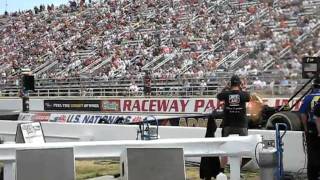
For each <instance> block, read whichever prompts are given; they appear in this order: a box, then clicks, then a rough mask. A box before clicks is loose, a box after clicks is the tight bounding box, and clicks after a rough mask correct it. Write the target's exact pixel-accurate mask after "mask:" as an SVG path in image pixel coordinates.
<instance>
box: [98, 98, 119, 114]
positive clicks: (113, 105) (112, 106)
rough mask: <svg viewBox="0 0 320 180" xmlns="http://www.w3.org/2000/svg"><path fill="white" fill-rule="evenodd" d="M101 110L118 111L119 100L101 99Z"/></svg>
mask: <svg viewBox="0 0 320 180" xmlns="http://www.w3.org/2000/svg"><path fill="white" fill-rule="evenodd" d="M101 110H102V111H107V112H119V111H120V100H119V99H117V100H113V99H110V100H105V101H101Z"/></svg>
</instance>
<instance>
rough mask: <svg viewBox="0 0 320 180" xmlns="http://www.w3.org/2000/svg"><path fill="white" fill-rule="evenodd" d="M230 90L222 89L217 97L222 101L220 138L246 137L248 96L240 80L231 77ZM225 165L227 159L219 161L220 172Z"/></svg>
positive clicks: (234, 76) (236, 77)
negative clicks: (231, 136)
mask: <svg viewBox="0 0 320 180" xmlns="http://www.w3.org/2000/svg"><path fill="white" fill-rule="evenodd" d="M230 85H231V86H230V88H226V89H224V90H223V91H222V92H221V93H219V94H218V95H217V98H218V100H219V101H224V109H223V113H224V119H223V129H222V137H227V136H229V135H230V134H238V135H239V136H247V135H248V120H247V118H246V103H247V102H249V101H250V94H249V93H248V92H245V91H242V88H241V79H240V78H239V77H238V76H236V75H233V76H232V77H231V82H230ZM226 163H227V158H226V157H223V158H222V159H221V167H222V171H223V168H224V167H225V165H226Z"/></svg>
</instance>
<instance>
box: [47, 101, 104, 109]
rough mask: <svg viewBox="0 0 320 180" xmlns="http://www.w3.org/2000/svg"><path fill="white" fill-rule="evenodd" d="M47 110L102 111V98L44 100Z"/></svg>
mask: <svg viewBox="0 0 320 180" xmlns="http://www.w3.org/2000/svg"><path fill="white" fill-rule="evenodd" d="M44 110H45V111H100V100H44Z"/></svg>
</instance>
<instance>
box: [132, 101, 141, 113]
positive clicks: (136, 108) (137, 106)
mask: <svg viewBox="0 0 320 180" xmlns="http://www.w3.org/2000/svg"><path fill="white" fill-rule="evenodd" d="M134 109H135V110H134ZM132 111H138V112H139V111H140V102H139V100H135V101H134V104H133V106H132Z"/></svg>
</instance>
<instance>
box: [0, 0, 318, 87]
mask: <svg viewBox="0 0 320 180" xmlns="http://www.w3.org/2000/svg"><path fill="white" fill-rule="evenodd" d="M317 2H319V3H317ZM319 6H320V1H317V0H303V1H300V0H278V1H277V0H232V1H228V0H217V1H212V0H169V1H167V0H142V1H136V0H121V1H119V0H105V1H99V2H95V1H85V0H81V1H80V2H79V3H78V1H74V0H71V1H70V2H69V4H65V5H61V6H59V7H55V6H54V5H48V6H44V5H41V6H40V7H35V8H34V9H33V10H28V11H25V12H15V13H11V14H8V13H6V14H5V15H3V16H1V17H0V18H1V19H3V20H2V21H1V22H5V23H3V24H0V72H1V83H2V84H4V83H5V82H6V81H9V80H15V79H17V77H18V76H19V73H20V69H21V68H29V69H30V70H31V71H33V72H34V73H35V74H36V75H37V78H39V79H41V78H42V79H46V78H59V79H65V78H70V77H82V76H83V77H95V78H100V79H103V80H108V79H114V78H122V79H135V78H136V79H142V78H143V75H144V70H150V71H152V75H153V78H159V79H175V78H176V77H185V78H196V79H210V77H211V76H215V71H225V72H226V71H232V72H233V71H236V73H238V74H240V75H241V76H244V77H245V76H248V75H255V76H256V75H259V73H261V72H262V71H264V70H265V69H266V66H269V65H268V63H269V62H270V63H271V64H270V66H269V67H270V68H274V69H278V70H279V72H281V74H282V76H281V77H285V78H297V77H300V76H299V73H300V71H301V63H300V62H301V58H302V57H303V56H307V55H308V56H313V55H320V51H319V49H320V48H319V47H320V32H319V30H318V29H317V28H318V26H319V22H320V21H319V14H317V12H320V10H319V9H320V8H319ZM271 61H272V62H271ZM253 81H255V84H257V86H259V87H260V86H263V85H264V84H263V83H262V85H261V83H260V82H259V79H255V80H253ZM252 83H254V82H252Z"/></svg>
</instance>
